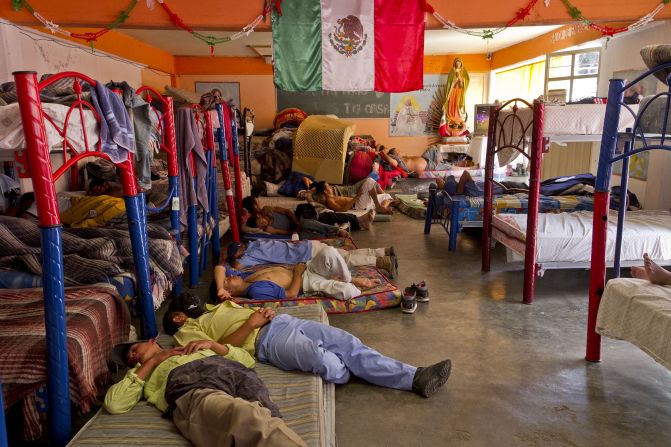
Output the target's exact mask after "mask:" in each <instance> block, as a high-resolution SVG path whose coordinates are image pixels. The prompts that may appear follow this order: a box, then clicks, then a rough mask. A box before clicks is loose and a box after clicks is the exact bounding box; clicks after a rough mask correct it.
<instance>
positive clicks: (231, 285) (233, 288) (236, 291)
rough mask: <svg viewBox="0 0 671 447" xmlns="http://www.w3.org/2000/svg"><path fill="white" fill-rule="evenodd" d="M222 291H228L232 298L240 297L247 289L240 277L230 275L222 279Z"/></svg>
mask: <svg viewBox="0 0 671 447" xmlns="http://www.w3.org/2000/svg"><path fill="white" fill-rule="evenodd" d="M224 289H226V290H228V291H229V292H230V294H231V295H233V296H240V295H242V294H243V293H244V292H245V289H247V284H246V283H245V280H244V279H242V278H241V277H239V276H237V275H231V276H227V277H226V278H224Z"/></svg>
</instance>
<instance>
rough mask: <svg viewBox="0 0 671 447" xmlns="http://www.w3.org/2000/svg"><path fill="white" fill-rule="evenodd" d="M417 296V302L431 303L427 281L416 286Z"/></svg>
mask: <svg viewBox="0 0 671 447" xmlns="http://www.w3.org/2000/svg"><path fill="white" fill-rule="evenodd" d="M415 295H416V296H417V302H419V303H428V302H429V286H428V284H427V283H426V281H422V282H420V283H419V284H415Z"/></svg>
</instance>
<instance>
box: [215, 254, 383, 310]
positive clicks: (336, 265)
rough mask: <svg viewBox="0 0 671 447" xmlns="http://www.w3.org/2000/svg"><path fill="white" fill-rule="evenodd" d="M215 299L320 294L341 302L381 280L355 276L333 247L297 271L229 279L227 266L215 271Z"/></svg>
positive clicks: (277, 269)
mask: <svg viewBox="0 0 671 447" xmlns="http://www.w3.org/2000/svg"><path fill="white" fill-rule="evenodd" d="M214 283H215V287H213V288H212V291H213V292H215V293H216V297H212V298H214V299H219V300H224V299H229V298H230V297H231V296H240V297H246V298H252V299H258V300H283V299H287V298H289V299H291V298H296V297H297V296H298V295H299V294H300V291H301V289H302V290H303V292H304V293H306V294H309V293H320V294H323V295H326V296H330V297H333V298H336V299H339V300H348V299H350V298H353V297H355V296H359V295H361V289H370V288H373V287H375V286H377V285H379V281H378V280H371V279H368V278H358V277H352V274H351V273H350V271H349V268H348V267H347V263H346V262H345V260H344V259H343V257H342V256H340V253H338V251H337V250H336V249H335V248H333V247H326V248H324V249H323V250H321V251H320V252H319V253H317V255H316V256H314V257H313V258H312V259H311V260H310V261H309V262H308V263H307V265H306V264H303V263H300V264H296V265H295V266H294V267H293V269H289V268H286V267H281V266H275V267H266V268H264V269H261V270H257V271H256V272H253V273H243V274H242V275H231V276H226V267H224V266H221V265H218V266H216V267H215V268H214Z"/></svg>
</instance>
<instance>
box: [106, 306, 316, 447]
mask: <svg viewBox="0 0 671 447" xmlns="http://www.w3.org/2000/svg"><path fill="white" fill-rule="evenodd" d="M248 321H249V323H248V324H250V325H257V326H258V325H259V324H261V323H263V322H265V321H266V319H265V318H260V316H258V317H256V318H249V320H248ZM231 341H232V342H234V341H235V340H231ZM110 360H111V361H112V362H114V363H117V364H121V365H123V366H127V367H129V368H131V369H130V370H129V371H128V372H127V373H126V375H125V376H124V378H123V379H122V380H121V381H119V382H118V383H116V384H114V385H113V386H112V387H111V388H110V389H109V390H108V391H107V394H106V395H105V400H104V407H105V409H106V410H107V411H108V412H110V413H111V414H123V413H127V412H128V411H130V410H131V409H132V408H133V407H134V406H135V405H136V404H137V403H138V402H139V401H140V399H142V397H144V398H145V399H147V401H148V402H149V403H150V404H153V405H154V406H155V407H156V408H157V409H159V410H160V411H161V412H166V411H167V414H170V415H172V420H173V422H174V423H175V426H177V429H178V430H179V431H180V432H181V433H182V435H184V437H186V438H187V439H189V440H190V441H191V442H192V443H193V444H194V445H196V446H199V447H200V446H203V447H204V446H212V445H217V446H219V445H221V446H224V445H225V446H233V445H235V446H249V447H256V446H267V447H274V446H287V447H289V446H306V444H305V442H304V441H303V440H302V439H301V438H300V437H299V436H298V435H297V434H296V433H295V432H294V431H293V430H292V429H290V428H289V427H287V425H286V424H285V422H284V421H283V420H282V419H281V415H280V413H279V409H278V408H277V406H276V405H275V404H274V403H273V402H272V401H271V400H270V396H269V393H268V389H267V388H266V387H265V385H264V384H263V382H261V380H260V379H259V378H258V377H257V376H256V374H255V373H254V371H253V370H251V369H248V368H251V367H253V366H254V363H255V360H254V358H253V357H252V355H251V354H250V353H249V352H247V350H245V349H242V348H240V347H237V346H234V345H233V344H231V343H230V342H228V341H224V342H223V343H219V342H217V341H215V340H210V339H199V340H192V341H190V342H189V343H185V344H184V345H182V346H180V347H176V348H172V349H163V348H161V346H160V345H159V344H158V343H156V340H155V339H152V340H148V341H139V342H133V343H123V344H120V345H117V346H115V347H114V351H113V354H112V358H111V359H110Z"/></svg>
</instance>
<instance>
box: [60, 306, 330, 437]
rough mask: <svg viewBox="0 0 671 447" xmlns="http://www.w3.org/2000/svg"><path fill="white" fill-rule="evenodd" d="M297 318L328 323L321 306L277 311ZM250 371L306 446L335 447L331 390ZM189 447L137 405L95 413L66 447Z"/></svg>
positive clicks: (307, 378)
mask: <svg viewBox="0 0 671 447" xmlns="http://www.w3.org/2000/svg"><path fill="white" fill-rule="evenodd" d="M278 312H280V313H287V314H290V315H293V316H295V317H297V318H304V319H307V320H315V321H321V322H323V323H327V324H328V318H327V316H326V314H325V313H324V311H323V310H322V308H321V306H319V305H312V306H302V307H291V308H282V309H278ZM171 341H172V337H168V336H162V337H161V345H162V346H167V345H170V344H171ZM256 372H257V374H258V376H259V378H261V380H263V382H264V383H265V384H266V386H267V387H268V390H269V391H270V397H271V398H272V400H273V402H275V403H276V404H277V406H278V407H279V408H280V412H281V413H282V415H283V419H284V421H285V422H286V423H287V425H288V426H289V427H290V428H291V429H293V430H294V431H295V432H296V433H297V434H298V435H299V436H300V437H301V438H303V440H304V441H305V442H306V443H307V445H308V446H311V447H312V446H314V447H330V446H335V386H334V385H333V384H330V383H325V382H324V381H322V379H321V378H320V377H319V376H316V375H314V374H308V373H302V372H290V371H282V370H280V369H278V368H275V367H273V366H269V365H264V364H260V363H257V365H256ZM101 445H107V446H112V445H114V446H117V445H124V446H138V447H139V446H142V447H147V446H190V445H191V443H190V442H189V441H188V440H186V439H185V438H183V437H182V436H181V435H180V434H179V432H178V431H177V428H176V427H175V425H174V424H173V423H172V421H171V420H169V419H163V418H162V417H161V413H160V412H159V411H158V410H156V408H155V407H153V406H152V405H149V404H147V403H146V401H142V402H140V403H139V404H138V405H136V406H135V407H134V408H133V409H132V410H131V411H129V412H128V413H125V414H122V415H111V414H109V413H107V412H106V411H105V410H103V409H101V410H100V411H98V413H96V415H95V416H94V417H93V418H92V419H91V420H90V421H89V422H88V423H87V424H86V425H85V426H84V427H83V428H82V429H81V430H80V431H79V433H77V435H76V436H75V437H74V438H73V439H72V441H70V443H69V444H68V446H71V447H88V446H101Z"/></svg>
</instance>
